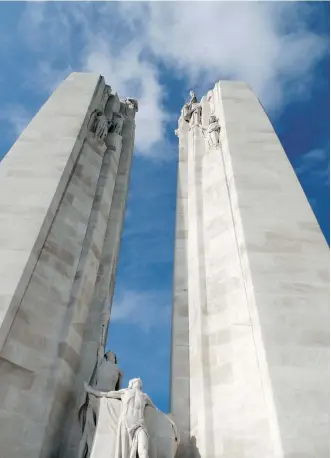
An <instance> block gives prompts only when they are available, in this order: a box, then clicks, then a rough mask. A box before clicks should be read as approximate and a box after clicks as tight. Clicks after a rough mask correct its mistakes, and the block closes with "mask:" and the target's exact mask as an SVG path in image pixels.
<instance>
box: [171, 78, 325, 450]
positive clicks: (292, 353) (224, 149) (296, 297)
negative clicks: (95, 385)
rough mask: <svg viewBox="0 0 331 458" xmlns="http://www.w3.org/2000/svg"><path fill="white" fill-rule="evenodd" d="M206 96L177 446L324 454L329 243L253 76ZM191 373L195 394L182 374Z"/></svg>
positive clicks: (179, 356)
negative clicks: (211, 124)
mask: <svg viewBox="0 0 331 458" xmlns="http://www.w3.org/2000/svg"><path fill="white" fill-rule="evenodd" d="M200 105H201V111H202V114H201V120H200V122H199V119H198V117H197V116H196V117H195V119H193V116H192V118H191V119H190V121H189V123H187V122H185V121H184V120H183V117H181V118H180V121H179V129H178V135H179V142H180V153H179V172H178V173H179V174H178V183H179V184H178V191H177V223H176V246H175V279H174V310H173V326H174V329H173V344H172V345H173V347H172V394H171V399H172V412H173V414H174V418H175V420H176V422H177V424H178V427H179V431H180V434H183V433H184V434H185V435H187V431H188V430H189V436H191V438H192V440H191V445H190V446H189V445H187V446H185V447H184V450H182V451H181V453H182V455H181V456H186V455H185V453H190V452H188V450H189V447H191V448H192V447H193V450H192V453H193V456H194V453H195V454H196V456H198V457H199V456H203V457H204V458H220V457H231V458H235V457H238V458H239V457H243V456H245V457H252V458H253V457H254V458H266V457H270V458H271V457H272V458H285V457H286V458H290V457H294V456H300V457H307V458H308V457H315V456H318V457H323V458H324V457H327V456H329V436H328V427H329V416H328V405H329V401H328V400H329V292H328V274H329V272H328V265H329V260H328V255H329V252H328V247H327V244H326V242H325V239H324V237H323V235H322V233H321V230H320V228H319V226H318V224H317V221H316V219H315V217H314V214H313V212H312V210H311V208H310V206H309V204H308V201H307V199H306V197H305V195H304V193H303V191H302V189H301V186H300V184H299V182H298V180H297V178H296V176H295V173H294V171H293V170H292V167H291V165H290V163H289V161H288V159H287V157H286V154H285V153H284V151H283V149H282V146H281V144H280V142H279V140H278V138H277V136H276V134H275V132H274V130H273V128H272V126H271V124H270V122H269V120H268V118H267V116H266V115H265V113H264V111H263V109H262V107H261V105H260V104H259V102H258V100H257V98H256V97H255V95H254V94H253V92H252V91H251V90H250V88H249V87H248V86H247V85H246V84H244V83H236V82H219V83H217V84H216V86H215V88H214V90H213V91H210V92H209V93H208V97H207V98H206V97H204V98H203V99H202V100H201V102H200ZM211 114H214V115H216V118H217V120H218V122H219V124H220V127H221V129H220V134H219V141H220V143H219V144H217V140H218V135H216V136H215V135H214V137H213V138H212V141H210V140H211V139H210V136H209V137H208V135H209V134H208V135H207V134H206V132H208V130H207V128H206V125H207V124H208V119H210V118H209V116H210V115H211ZM197 121H198V122H197ZM203 127H205V128H204V129H203ZM210 130H211V129H210ZM186 145H187V146H186ZM186 155H187V162H184V161H185V158H186ZM186 187H187V194H185V198H186V199H187V200H186V202H185V200H183V195H181V193H180V192H181V191H180V190H182V189H185V188H186ZM183 206H186V210H182V208H183ZM180 214H181V215H183V214H184V215H187V218H182V217H179V216H178V215H180ZM183 221H184V223H183ZM182 229H183V230H185V231H186V232H181V230H182ZM183 239H184V241H183ZM182 247H184V249H185V251H180V250H181V248H182ZM178 285H181V286H180V288H182V290H183V291H185V287H186V288H187V293H186V292H185V294H183V296H182V298H181V299H179V297H180V296H179V294H178V291H179V286H178ZM186 294H187V296H188V298H186ZM180 316H181V317H185V316H188V322H189V336H187V334H185V337H184V338H183V334H182V335H181V336H179V334H178V333H176V325H177V323H179V322H180V318H179V317H180ZM184 322H185V318H184ZM181 338H182V340H181ZM187 341H189V351H185V350H184V351H183V348H186V347H185V346H187ZM181 343H182V344H181ZM183 344H184V347H182V346H181V345H183ZM188 374H189V380H190V396H189V402H187V399H185V397H183V396H182V391H181V390H182V388H181V385H180V384H177V379H178V380H180V379H181V382H182V383H184V384H185V383H186V386H187V377H188ZM182 399H184V401H183V402H181V400H182ZM188 417H189V426H188V420H187V418H188ZM194 449H195V450H194Z"/></svg>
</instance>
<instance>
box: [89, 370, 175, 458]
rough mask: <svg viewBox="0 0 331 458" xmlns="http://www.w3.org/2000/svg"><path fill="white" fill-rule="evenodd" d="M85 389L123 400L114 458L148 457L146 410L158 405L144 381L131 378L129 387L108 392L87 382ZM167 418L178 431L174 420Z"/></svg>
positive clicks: (92, 393)
mask: <svg viewBox="0 0 331 458" xmlns="http://www.w3.org/2000/svg"><path fill="white" fill-rule="evenodd" d="M85 390H86V392H87V393H88V394H89V395H90V396H91V397H96V398H113V399H120V400H121V403H122V406H121V413H120V416H119V419H118V425H117V432H116V448H115V453H114V455H112V458H148V457H149V455H148V432H147V428H146V424H145V418H144V412H145V407H146V406H147V405H150V406H153V407H154V408H155V409H156V407H155V406H154V404H153V402H152V401H151V399H150V398H149V396H148V395H147V394H145V393H143V391H142V381H141V380H140V379H139V378H135V379H132V380H130V382H129V385H128V388H125V389H121V390H118V391H108V392H102V391H99V390H97V389H94V388H93V387H91V386H90V385H88V384H86V383H85ZM167 418H168V420H169V422H170V423H171V424H172V426H173V427H174V430H175V431H176V427H175V426H174V423H173V422H172V420H171V419H170V418H169V417H167ZM176 437H177V436H176ZM107 456H108V455H107ZM93 458H94V457H93Z"/></svg>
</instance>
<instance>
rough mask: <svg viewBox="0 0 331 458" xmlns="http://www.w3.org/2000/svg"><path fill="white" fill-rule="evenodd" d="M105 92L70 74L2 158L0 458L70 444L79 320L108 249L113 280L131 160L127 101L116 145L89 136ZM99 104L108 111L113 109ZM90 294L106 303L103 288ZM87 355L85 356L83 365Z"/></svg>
mask: <svg viewBox="0 0 331 458" xmlns="http://www.w3.org/2000/svg"><path fill="white" fill-rule="evenodd" d="M108 92H109V91H108V88H107V87H106V86H105V82H104V79H103V78H102V77H100V76H98V75H91V74H77V73H74V74H71V75H70V76H69V77H68V78H67V79H66V80H65V81H64V82H63V83H62V84H61V85H60V87H59V88H58V89H57V90H56V91H55V93H54V94H53V95H52V96H51V98H50V99H49V100H48V101H47V102H46V104H45V105H44V106H43V107H42V109H41V110H40V111H39V113H38V114H37V115H36V117H35V118H34V119H33V120H32V121H31V123H30V124H29V126H28V127H27V128H26V130H25V131H24V132H23V134H22V135H21V137H20V138H19V139H18V141H17V142H16V143H15V145H14V146H13V148H12V149H11V150H10V151H9V153H8V154H7V156H6V157H5V158H4V160H3V161H2V163H1V166H0V210H1V224H0V281H1V291H0V303H1V319H0V344H1V345H0V422H1V425H3V427H1V428H0V443H1V453H2V454H3V456H6V457H7V456H8V457H9V456H10V457H12V458H16V457H17V458H18V457H22V456H24V457H25V458H37V457H57V456H59V453H60V447H61V444H63V448H65V446H67V442H68V440H69V439H67V438H68V435H69V433H70V428H68V427H67V429H64V426H65V420H66V419H67V418H68V417H69V416H70V414H71V412H72V410H73V409H74V407H75V402H76V393H75V388H76V387H78V386H79V385H80V383H81V384H82V383H83V382H82V380H81V379H80V381H78V380H77V378H78V376H79V374H80V362H81V360H82V351H83V350H84V342H85V340H86V337H84V336H85V333H86V332H85V327H86V323H87V322H88V320H89V314H90V310H91V307H93V301H95V300H96V297H98V294H99V293H98V292H97V291H98V289H97V284H98V282H97V279H98V278H99V277H100V278H101V276H102V274H101V273H100V272H102V265H104V264H105V259H104V258H105V257H106V258H107V257H109V256H111V258H112V260H113V261H112V262H111V265H110V267H109V270H108V272H109V273H108V275H106V276H105V277H104V284H103V291H107V290H109V289H110V290H112V288H113V285H111V284H110V282H111V278H113V276H114V272H115V269H116V256H117V252H118V247H119V241H120V235H121V228H122V221H123V213H124V208H125V201H126V191H127V186H128V180H129V168H130V167H124V168H123V167H122V170H121V171H120V170H119V168H120V167H119V163H121V161H122V162H124V163H125V164H126V165H128V166H130V160H131V156H132V152H133V138H134V110H133V111H132V110H131V112H130V109H128V107H127V104H125V103H123V104H122V103H121V102H119V101H118V103H117V102H116V100H115V102H116V103H113V102H114V99H116V97H115V96H112V100H111V101H112V106H113V105H114V106H116V105H118V104H119V106H118V109H120V107H121V105H124V108H125V110H124V111H125V119H126V120H127V121H125V122H127V125H126V127H125V126H124V128H123V130H124V133H123V146H122V136H121V135H119V134H109V135H108V137H109V138H108V137H107V138H106V139H105V142H103V141H102V138H103V137H104V131H102V135H100V138H98V137H97V133H96V134H93V133H92V132H90V131H89V129H88V125H89V122H90V117H91V114H92V112H93V111H94V110H96V109H100V107H101V108H102V110H103V109H104V107H103V105H104V103H105V101H106V99H105V94H106V97H107V98H108V96H109V94H108ZM105 111H106V112H107V116H108V117H109V119H111V117H112V113H109V111H110V108H109V107H106V109H105ZM114 136H115V137H116V138H115V139H114V138H113V137H114ZM124 138H126V140H124ZM125 143H126V146H125V145H124V144H125ZM128 158H129V159H128ZM118 183H119V184H118ZM118 186H119V187H120V198H121V199H123V200H124V203H122V202H121V205H118V201H117V203H116V199H115V194H116V187H118ZM5 196H6V197H5ZM114 205H115V206H117V209H118V210H117V214H116V213H115V214H112V208H113V206H114ZM113 213H114V212H113ZM112 215H113V217H112V218H111V216H112ZM110 233H112V234H113V236H112V245H111V248H110V247H109V234H110ZM102 263H103V264H102ZM107 267H108V266H107ZM99 300H100V303H101V302H102V309H103V306H104V304H105V300H106V295H104V296H103V297H99ZM109 305H110V304H109ZM101 311H102V310H100V311H99V322H98V323H97V324H96V323H93V322H92V323H90V324H89V326H90V328H91V330H92V332H94V340H96V344H97V345H98V344H99V340H100V315H101ZM95 321H96V320H95ZM96 328H97V330H96ZM91 340H93V339H91ZM95 356H96V355H92V354H87V355H86V358H87V359H88V358H90V359H89V362H88V364H90V365H94V364H95ZM71 418H72V420H73V418H74V417H73V415H71ZM75 419H76V418H75ZM77 421H78V420H77ZM74 425H75V422H73V423H72V426H73V427H74ZM76 440H79V439H78V438H76ZM64 444H65V445H64ZM63 453H64V451H63V450H61V456H63Z"/></svg>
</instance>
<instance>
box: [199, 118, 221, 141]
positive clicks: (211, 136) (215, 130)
mask: <svg viewBox="0 0 331 458" xmlns="http://www.w3.org/2000/svg"><path fill="white" fill-rule="evenodd" d="M202 130H203V132H204V131H207V133H208V145H209V146H210V147H212V146H217V145H218V144H219V139H220V130H221V126H220V125H219V122H218V120H217V118H216V116H215V115H211V116H210V117H209V126H208V127H202Z"/></svg>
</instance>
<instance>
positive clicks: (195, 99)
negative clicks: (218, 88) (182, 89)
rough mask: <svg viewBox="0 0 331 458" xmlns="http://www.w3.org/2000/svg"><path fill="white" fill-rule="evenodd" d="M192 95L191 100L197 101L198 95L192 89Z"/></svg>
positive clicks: (192, 101)
mask: <svg viewBox="0 0 331 458" xmlns="http://www.w3.org/2000/svg"><path fill="white" fill-rule="evenodd" d="M190 97H191V100H190V102H191V103H197V97H196V95H195V92H194V91H190Z"/></svg>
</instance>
